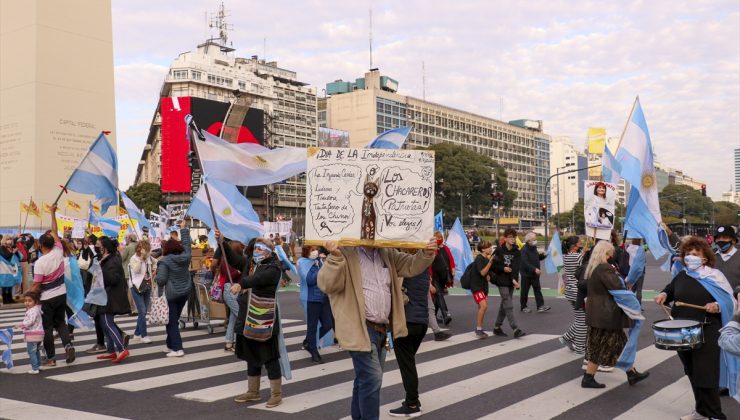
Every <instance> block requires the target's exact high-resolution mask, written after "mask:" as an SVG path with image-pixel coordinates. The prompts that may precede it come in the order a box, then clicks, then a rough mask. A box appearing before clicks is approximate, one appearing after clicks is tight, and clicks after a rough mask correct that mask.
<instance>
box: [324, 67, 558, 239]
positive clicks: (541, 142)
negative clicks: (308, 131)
mask: <svg viewBox="0 0 740 420" xmlns="http://www.w3.org/2000/svg"><path fill="white" fill-rule="evenodd" d="M397 91H398V82H397V81H396V80H394V79H392V78H390V77H387V76H381V74H380V72H379V71H378V70H377V69H372V70H370V71H369V72H367V73H365V76H364V77H363V78H358V79H356V80H355V81H354V82H345V81H342V80H338V81H335V82H331V83H328V84H327V85H326V93H327V95H328V96H327V98H320V99H319V108H320V110H321V111H320V122H321V123H322V124H325V125H326V126H327V127H331V128H335V129H340V130H345V131H348V132H349V138H350V144H351V146H352V147H364V146H365V145H366V144H367V142H368V141H370V140H371V139H372V138H373V137H375V136H376V135H378V134H379V133H382V132H383V131H386V130H389V129H391V128H396V127H406V126H411V127H412V131H411V135H410V136H409V139H408V140H407V143H406V144H407V146H408V147H428V146H431V145H433V144H437V143H441V142H447V143H453V144H459V145H462V146H465V147H466V148H468V149H470V150H473V151H476V152H478V153H482V154H485V155H486V156H489V157H490V158H492V159H493V160H494V161H496V162H498V163H499V164H501V165H502V166H503V167H504V168H505V169H506V171H507V173H508V181H509V188H510V189H512V190H514V191H516V192H517V194H518V196H517V198H516V200H515V202H514V206H513V208H511V209H506V210H505V211H504V213H503V214H502V217H510V218H516V219H518V220H517V222H521V226H523V227H524V226H532V225H536V224H541V222H542V220H543V216H542V214H541V212H540V205H541V204H542V203H545V202H547V197H548V192H547V191H546V190H545V182H546V180H547V177H548V176H549V171H550V163H549V161H550V136H549V135H548V134H545V133H544V132H543V129H542V122H541V121H532V120H517V121H511V122H510V123H506V122H502V121H498V120H495V119H493V118H488V117H484V116H481V115H476V114H473V113H471V112H467V111H463V110H459V109H455V108H452V107H449V106H445V105H440V104H436V103H433V102H429V101H425V100H422V99H418V98H414V97H411V96H403V95H400V94H398V93H397ZM324 112H325V113H326V114H325V115H324Z"/></svg>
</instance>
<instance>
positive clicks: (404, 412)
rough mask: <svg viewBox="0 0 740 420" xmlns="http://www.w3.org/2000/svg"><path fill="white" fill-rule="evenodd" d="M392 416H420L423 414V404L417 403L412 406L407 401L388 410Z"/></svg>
mask: <svg viewBox="0 0 740 420" xmlns="http://www.w3.org/2000/svg"><path fill="white" fill-rule="evenodd" d="M388 414H390V415H391V416H392V417H419V416H420V415H421V406H420V405H415V406H413V407H411V406H410V405H408V404H407V403H406V401H404V402H402V403H401V406H400V407H398V408H394V409H393V410H390V411H388Z"/></svg>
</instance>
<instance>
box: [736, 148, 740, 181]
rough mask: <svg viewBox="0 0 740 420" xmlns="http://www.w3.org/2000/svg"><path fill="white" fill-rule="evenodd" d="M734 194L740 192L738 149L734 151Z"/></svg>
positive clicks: (739, 154) (739, 151)
mask: <svg viewBox="0 0 740 420" xmlns="http://www.w3.org/2000/svg"><path fill="white" fill-rule="evenodd" d="M735 192H740V148H737V149H735Z"/></svg>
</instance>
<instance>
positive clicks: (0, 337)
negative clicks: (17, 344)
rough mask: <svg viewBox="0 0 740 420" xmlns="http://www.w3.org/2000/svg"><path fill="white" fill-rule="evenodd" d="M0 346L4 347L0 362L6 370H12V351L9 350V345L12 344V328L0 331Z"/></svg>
mask: <svg viewBox="0 0 740 420" xmlns="http://www.w3.org/2000/svg"><path fill="white" fill-rule="evenodd" d="M0 344H3V345H4V346H5V350H3V352H2V356H0V360H2V361H3V363H5V367H6V368H8V369H13V350H12V349H11V345H12V344H13V327H8V328H5V329H2V330H0Z"/></svg>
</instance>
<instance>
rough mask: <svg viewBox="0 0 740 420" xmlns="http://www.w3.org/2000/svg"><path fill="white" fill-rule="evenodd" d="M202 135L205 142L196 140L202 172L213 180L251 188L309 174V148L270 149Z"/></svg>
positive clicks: (211, 135) (210, 135)
mask: <svg viewBox="0 0 740 420" xmlns="http://www.w3.org/2000/svg"><path fill="white" fill-rule="evenodd" d="M202 134H203V136H204V137H205V139H206V140H205V141H200V140H196V141H197V143H196V144H197V147H198V153H199V154H200V160H201V162H202V164H203V173H204V174H205V175H206V176H208V177H210V178H211V180H220V181H224V182H227V183H229V184H232V186H233V185H241V186H244V187H249V186H255V185H268V184H274V183H277V182H281V181H284V180H286V179H288V178H290V177H292V176H294V175H298V174H300V173H301V172H306V162H307V161H308V155H307V154H306V149H303V148H299V147H281V148H277V149H267V148H265V147H262V146H259V145H253V144H249V143H240V144H234V143H229V142H226V141H224V140H222V139H220V138H218V137H216V136H214V135H213V134H211V133H209V132H207V131H202Z"/></svg>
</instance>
